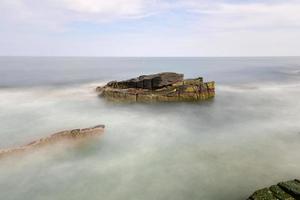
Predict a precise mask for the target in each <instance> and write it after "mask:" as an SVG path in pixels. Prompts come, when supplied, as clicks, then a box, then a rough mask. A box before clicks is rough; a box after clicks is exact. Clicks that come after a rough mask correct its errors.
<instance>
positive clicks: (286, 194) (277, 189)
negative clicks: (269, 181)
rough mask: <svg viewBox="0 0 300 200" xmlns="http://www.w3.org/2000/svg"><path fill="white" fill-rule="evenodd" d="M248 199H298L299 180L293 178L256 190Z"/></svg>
mask: <svg viewBox="0 0 300 200" xmlns="http://www.w3.org/2000/svg"><path fill="white" fill-rule="evenodd" d="M248 200H300V181H299V180H297V179H295V180H292V181H286V182H281V183H278V184H277V185H272V186H271V187H269V188H264V189H261V190H258V191H256V192H254V194H253V195H251V196H250V197H249V199H248Z"/></svg>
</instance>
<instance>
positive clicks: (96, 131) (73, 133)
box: [0, 125, 105, 158]
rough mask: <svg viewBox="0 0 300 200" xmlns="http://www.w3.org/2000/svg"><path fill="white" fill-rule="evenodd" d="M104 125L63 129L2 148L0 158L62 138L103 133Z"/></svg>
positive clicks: (67, 138)
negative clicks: (33, 139)
mask: <svg viewBox="0 0 300 200" xmlns="http://www.w3.org/2000/svg"><path fill="white" fill-rule="evenodd" d="M104 128H105V126H104V125H98V126H94V127H91V128H84V129H73V130H66V131H61V132H58V133H54V134H52V135H50V136H48V137H44V138H41V139H38V140H35V141H32V142H30V143H28V144H26V145H23V146H20V147H16V148H10V149H2V150H0V158H1V157H4V156H8V155H12V154H16V153H21V152H26V151H28V150H31V149H34V148H36V147H41V146H43V145H46V144H52V143H55V142H59V141H62V140H73V139H79V138H85V137H88V136H93V135H101V134H103V133H104Z"/></svg>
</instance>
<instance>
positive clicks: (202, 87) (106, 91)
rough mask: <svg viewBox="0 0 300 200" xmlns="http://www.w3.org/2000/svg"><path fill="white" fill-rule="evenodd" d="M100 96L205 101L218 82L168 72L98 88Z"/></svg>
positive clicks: (128, 99) (169, 100)
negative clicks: (184, 77)
mask: <svg viewBox="0 0 300 200" xmlns="http://www.w3.org/2000/svg"><path fill="white" fill-rule="evenodd" d="M96 91H97V92H99V94H100V96H102V97H104V98H106V99H107V100H110V101H116V102H173V101H177V102H178V101H202V100H207V99H210V98H213V97H214V96H215V83H214V82H206V83H205V82H203V78H202V77H198V78H195V79H183V74H177V73H174V72H165V73H159V74H152V75H143V76H139V77H137V78H133V79H129V80H126V81H112V82H109V83H108V84H107V85H105V86H104V87H97V89H96Z"/></svg>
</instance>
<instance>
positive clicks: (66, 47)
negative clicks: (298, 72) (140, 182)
mask: <svg viewBox="0 0 300 200" xmlns="http://www.w3.org/2000/svg"><path fill="white" fill-rule="evenodd" d="M299 37H300V0H0V55H2V56H161V57H163V56H203V57H205V56H300V51H299V49H300V39H299Z"/></svg>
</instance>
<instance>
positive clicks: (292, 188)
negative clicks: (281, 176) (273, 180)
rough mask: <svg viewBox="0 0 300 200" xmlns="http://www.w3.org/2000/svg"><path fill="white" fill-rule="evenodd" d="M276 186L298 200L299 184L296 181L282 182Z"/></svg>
mask: <svg viewBox="0 0 300 200" xmlns="http://www.w3.org/2000/svg"><path fill="white" fill-rule="evenodd" d="M278 186H279V187H281V188H282V189H283V190H284V191H285V192H287V193H288V194H290V195H292V196H293V197H295V198H296V199H300V182H299V181H298V180H293V181H287V182H282V183H279V184H278Z"/></svg>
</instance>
